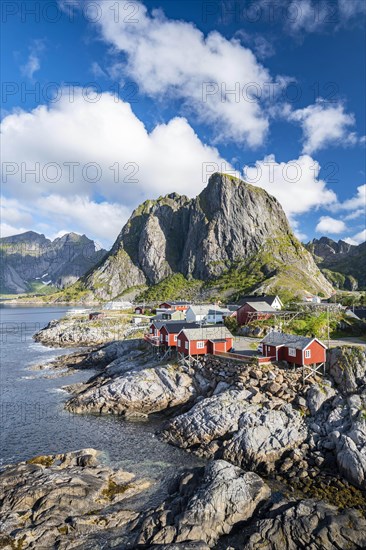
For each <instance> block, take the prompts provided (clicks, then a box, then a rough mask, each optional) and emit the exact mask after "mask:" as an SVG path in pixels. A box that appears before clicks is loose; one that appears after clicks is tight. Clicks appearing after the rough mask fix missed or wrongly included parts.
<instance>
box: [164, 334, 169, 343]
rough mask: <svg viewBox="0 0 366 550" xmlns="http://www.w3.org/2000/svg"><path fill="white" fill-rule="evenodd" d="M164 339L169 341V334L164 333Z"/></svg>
mask: <svg viewBox="0 0 366 550" xmlns="http://www.w3.org/2000/svg"><path fill="white" fill-rule="evenodd" d="M165 341H166V342H169V334H166V335H165Z"/></svg>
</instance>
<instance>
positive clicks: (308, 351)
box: [305, 349, 311, 359]
mask: <svg viewBox="0 0 366 550" xmlns="http://www.w3.org/2000/svg"><path fill="white" fill-rule="evenodd" d="M305 359H311V349H306V350H305Z"/></svg>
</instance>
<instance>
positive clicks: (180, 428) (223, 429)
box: [162, 390, 251, 449]
mask: <svg viewBox="0 0 366 550" xmlns="http://www.w3.org/2000/svg"><path fill="white" fill-rule="evenodd" d="M250 396H251V393H250V392H249V391H246V390H243V391H238V390H228V391H224V392H222V393H220V394H218V395H214V396H212V397H209V398H206V399H203V400H202V401H200V402H199V403H197V405H195V406H194V407H192V408H191V409H190V410H189V411H188V412H186V413H184V414H181V415H180V416H177V417H176V418H174V419H173V420H171V421H170V422H169V423H168V425H167V426H166V427H165V429H164V430H163V432H162V435H163V437H164V439H165V440H166V441H168V442H169V443H172V444H174V445H177V446H178V447H182V448H184V449H185V448H189V447H193V446H195V445H201V444H206V443H209V442H210V441H212V440H213V439H218V438H220V437H223V436H225V435H226V434H230V433H233V432H235V431H236V430H237V429H238V421H239V418H240V416H241V415H242V414H243V412H244V411H245V410H246V409H247V408H248V407H249V403H248V401H247V399H248V398H249V397H250Z"/></svg>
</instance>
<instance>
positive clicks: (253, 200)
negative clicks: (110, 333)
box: [82, 173, 332, 299]
mask: <svg viewBox="0 0 366 550" xmlns="http://www.w3.org/2000/svg"><path fill="white" fill-rule="evenodd" d="M175 273H181V274H183V275H184V276H185V277H186V278H188V279H198V280H201V281H205V284H206V285H208V287H210V285H211V287H213V286H214V285H215V284H217V285H218V287H219V288H221V287H222V285H224V286H225V285H226V282H225V278H227V277H228V278H230V281H231V283H230V284H231V285H232V290H240V289H241V288H248V287H257V288H261V289H262V290H269V289H273V288H276V289H278V288H280V287H281V286H283V287H285V288H290V289H291V290H293V291H296V292H297V291H299V292H302V291H303V292H305V291H306V292H309V291H312V292H320V291H321V292H323V293H325V294H330V293H331V291H332V288H331V285H330V284H329V283H328V282H327V281H326V280H325V278H324V277H323V276H322V274H321V273H320V272H319V270H318V268H317V267H316V265H315V263H314V260H313V258H312V257H311V255H310V254H309V252H307V251H306V250H305V249H304V248H303V246H302V245H301V244H300V243H299V242H298V241H297V239H296V238H295V237H294V235H293V234H292V232H291V229H290V227H289V224H288V221H287V219H286V216H285V214H284V212H283V210H282V207H281V205H280V204H279V203H278V201H277V200H276V199H275V198H274V197H272V196H270V195H269V194H268V193H267V192H266V191H264V190H263V189H261V188H258V187H254V186H252V185H248V184H246V183H244V182H243V181H241V180H238V179H237V178H233V177H231V176H227V175H225V174H219V173H217V174H214V175H213V176H212V177H211V178H210V180H209V183H208V185H207V187H206V188H205V189H204V190H203V191H202V192H201V193H200V194H199V195H198V196H197V197H196V198H195V199H189V198H188V197H185V196H180V195H177V194H175V193H173V194H170V195H167V196H166V197H161V198H159V199H158V200H156V201H146V202H144V203H143V204H142V205H141V206H139V207H138V208H137V209H136V210H135V211H134V212H133V214H132V216H131V218H130V219H129V221H128V222H127V224H126V225H125V226H124V227H123V229H122V231H121V233H120V235H119V236H118V238H117V240H116V242H115V244H114V246H113V248H112V250H111V252H110V254H109V255H108V257H107V258H106V259H105V260H104V261H103V262H102V263H101V264H100V265H99V266H97V267H96V268H95V269H94V270H92V271H91V272H90V273H88V274H87V275H86V276H85V277H84V278H83V279H82V284H83V285H84V288H86V289H89V290H90V291H92V293H93V294H94V295H95V296H97V297H98V298H101V299H109V298H113V297H115V296H118V295H120V294H122V293H123V292H124V291H126V290H127V289H129V288H131V287H136V286H141V285H155V284H157V283H159V282H160V281H162V280H163V279H166V278H167V277H169V276H171V275H173V274H175ZM238 278H239V279H240V283H239V282H238ZM226 286H227V285H226Z"/></svg>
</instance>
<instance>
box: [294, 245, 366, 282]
mask: <svg viewBox="0 0 366 550" xmlns="http://www.w3.org/2000/svg"><path fill="white" fill-rule="evenodd" d="M305 247H306V249H307V250H309V252H311V254H312V255H313V257H314V260H315V262H316V263H317V265H318V266H319V268H320V269H321V271H322V272H323V274H324V275H325V277H326V278H327V279H328V280H329V281H330V282H331V283H332V284H333V285H334V286H336V287H337V288H340V289H344V290H357V289H362V288H366V242H363V243H361V244H359V245H353V244H349V243H347V242H346V241H343V240H339V241H338V242H337V241H334V240H333V239H330V238H329V237H321V238H320V239H313V240H312V241H310V242H308V243H307V244H306V245H305Z"/></svg>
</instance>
